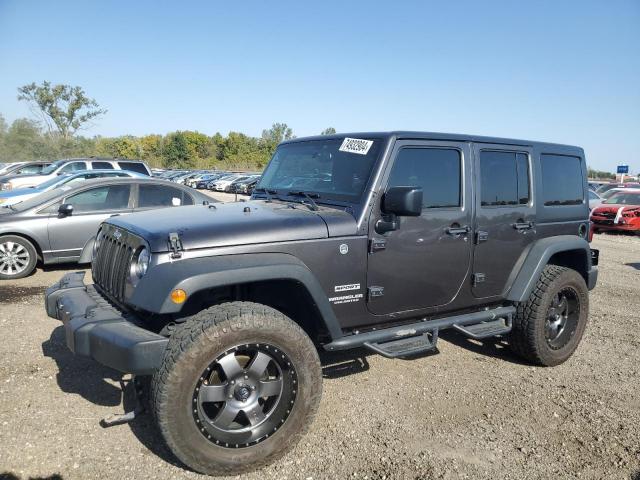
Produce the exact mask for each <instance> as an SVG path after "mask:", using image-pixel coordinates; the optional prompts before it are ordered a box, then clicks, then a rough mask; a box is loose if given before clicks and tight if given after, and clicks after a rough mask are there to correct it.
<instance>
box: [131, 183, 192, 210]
mask: <svg viewBox="0 0 640 480" xmlns="http://www.w3.org/2000/svg"><path fill="white" fill-rule="evenodd" d="M139 188H140V193H139V196H140V198H139V200H138V207H140V208H153V207H179V206H181V205H193V199H192V198H191V197H190V196H189V195H187V194H185V192H183V191H182V190H180V189H179V188H174V187H167V186H165V185H145V184H142V185H140V187H139Z"/></svg>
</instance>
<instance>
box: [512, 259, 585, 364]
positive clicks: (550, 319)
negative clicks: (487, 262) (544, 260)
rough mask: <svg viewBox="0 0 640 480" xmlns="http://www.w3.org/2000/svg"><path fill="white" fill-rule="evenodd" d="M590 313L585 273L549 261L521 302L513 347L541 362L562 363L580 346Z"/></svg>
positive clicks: (514, 349) (527, 356)
mask: <svg viewBox="0 0 640 480" xmlns="http://www.w3.org/2000/svg"><path fill="white" fill-rule="evenodd" d="M588 316H589V290H588V288H587V285H586V283H585V281H584V278H583V277H582V275H580V274H579V273H578V272H576V271H575V270H572V269H570V268H566V267H559V266H556V265H547V266H546V267H545V268H544V270H543V271H542V275H541V276H540V279H539V280H538V283H537V284H536V286H535V288H534V289H533V292H531V295H530V296H529V298H528V300H527V301H526V302H523V303H521V304H520V305H518V309H517V312H516V316H515V318H514V321H513V330H512V331H511V334H510V341H509V343H510V346H511V349H512V350H513V351H514V352H515V353H516V354H518V355H520V356H521V357H523V358H525V359H527V360H529V361H531V362H533V363H536V364H538V365H542V366H555V365H559V364H561V363H563V362H565V361H566V360H567V359H568V358H569V357H571V355H573V352H574V351H575V350H576V348H577V347H578V344H579V343H580V340H581V339H582V334H583V333H584V330H585V327H586V325H587V319H588Z"/></svg>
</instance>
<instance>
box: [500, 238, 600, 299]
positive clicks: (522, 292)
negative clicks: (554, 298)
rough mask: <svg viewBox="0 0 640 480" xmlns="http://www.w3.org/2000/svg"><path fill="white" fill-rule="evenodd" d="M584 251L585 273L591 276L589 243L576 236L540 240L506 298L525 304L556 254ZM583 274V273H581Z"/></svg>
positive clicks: (531, 249)
mask: <svg viewBox="0 0 640 480" xmlns="http://www.w3.org/2000/svg"><path fill="white" fill-rule="evenodd" d="M568 251H583V252H584V254H585V259H586V260H585V261H586V263H585V265H584V273H585V274H587V275H589V273H590V271H591V269H592V267H591V248H590V247H589V242H587V241H586V240H585V239H584V238H582V237H578V236H576V235H559V236H555V237H548V238H543V239H541V240H538V241H537V242H535V243H534V244H533V246H532V247H531V248H530V249H529V252H528V254H527V256H526V258H525V259H524V262H523V263H522V266H521V267H520V270H519V271H518V272H517V274H516V276H515V279H514V281H513V283H511V288H510V289H509V291H508V293H507V295H506V298H507V300H511V301H514V302H524V301H525V300H527V298H529V295H531V292H532V291H533V289H534V287H535V285H536V283H537V281H538V279H539V278H540V275H542V270H544V267H545V266H547V264H548V263H549V259H550V258H551V257H552V256H553V255H555V254H556V253H561V252H568ZM581 273H582V272H581Z"/></svg>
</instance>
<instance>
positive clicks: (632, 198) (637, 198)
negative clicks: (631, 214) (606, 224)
mask: <svg viewBox="0 0 640 480" xmlns="http://www.w3.org/2000/svg"><path fill="white" fill-rule="evenodd" d="M602 203H606V204H607V205H610V204H617V205H640V193H635V192H632V193H629V192H618V193H614V194H613V195H611V197H609V198H608V199H606V200H605V201H604V202H602Z"/></svg>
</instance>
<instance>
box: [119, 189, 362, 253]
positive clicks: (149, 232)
mask: <svg viewBox="0 0 640 480" xmlns="http://www.w3.org/2000/svg"><path fill="white" fill-rule="evenodd" d="M292 207H293V208H292ZM108 223H110V224H112V225H115V226H118V227H121V228H123V229H125V230H128V231H130V232H132V233H135V234H136V235H139V236H140V237H142V238H144V239H145V240H146V241H147V242H148V243H149V246H150V247H151V251H152V252H164V251H167V250H168V238H169V234H170V233H172V232H177V233H178V234H179V235H180V239H181V240H182V246H183V248H184V249H185V250H190V249H197V248H212V247H225V246H233V245H248V244H255V243H271V242H284V241H294V240H313V239H321V238H327V237H332V236H344V235H355V233H356V231H357V226H356V221H355V219H354V218H353V216H352V215H351V214H349V213H347V212H345V211H342V210H338V209H334V208H326V207H322V206H321V207H320V209H319V210H318V211H315V212H314V211H311V210H309V209H308V208H307V207H306V206H305V205H300V204H287V203H282V202H277V201H274V202H266V201H261V200H257V201H250V202H237V203H226V204H224V203H216V204H215V205H214V204H211V205H208V206H207V205H196V206H188V207H174V208H163V209H158V210H149V211H146V212H138V213H132V214H129V215H123V216H117V217H111V218H110V219H109V220H108Z"/></svg>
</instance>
